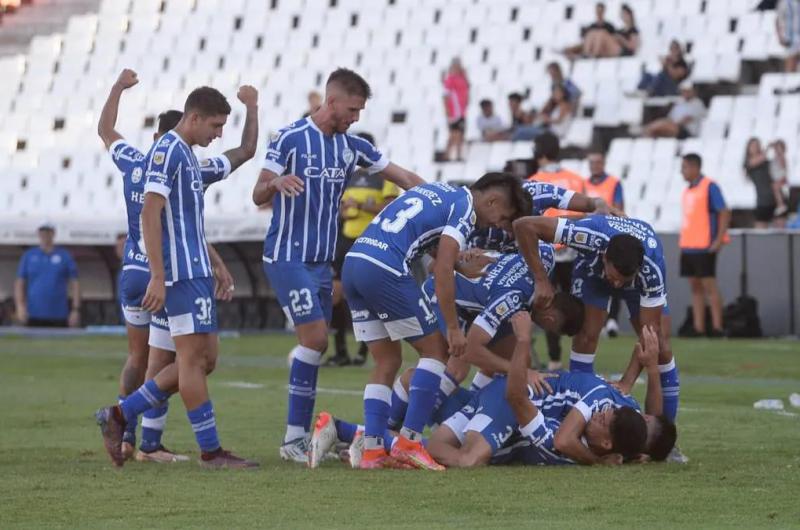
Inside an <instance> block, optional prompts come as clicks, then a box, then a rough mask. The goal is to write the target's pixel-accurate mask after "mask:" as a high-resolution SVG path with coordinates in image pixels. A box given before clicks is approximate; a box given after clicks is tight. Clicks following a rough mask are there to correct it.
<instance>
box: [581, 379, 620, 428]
mask: <svg viewBox="0 0 800 530" xmlns="http://www.w3.org/2000/svg"><path fill="white" fill-rule="evenodd" d="M613 401H614V400H613V398H612V396H611V394H610V393H609V391H608V388H606V387H605V386H604V385H597V386H596V387H594V388H593V389H591V390H590V391H589V392H587V393H586V394H585V395H584V396H583V398H582V399H581V400H580V401H578V402H577V403H575V409H576V410H577V411H578V412H580V413H581V416H583V419H584V421H586V422H587V423H588V422H589V420H590V419H592V416H593V415H594V414H595V413H596V412H599V411H600V410H602V408H604V407H605V406H606V405H610V404H611V403H612V402H613Z"/></svg>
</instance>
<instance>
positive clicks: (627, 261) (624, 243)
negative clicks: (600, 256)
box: [606, 234, 644, 276]
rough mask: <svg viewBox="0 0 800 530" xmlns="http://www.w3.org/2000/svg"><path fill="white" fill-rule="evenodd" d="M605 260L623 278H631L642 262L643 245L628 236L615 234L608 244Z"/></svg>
mask: <svg viewBox="0 0 800 530" xmlns="http://www.w3.org/2000/svg"><path fill="white" fill-rule="evenodd" d="M606 258H608V261H610V262H611V264H612V265H613V266H614V268H615V269H617V271H619V273H620V274H622V275H623V276H631V275H633V274H636V271H638V270H639V268H640V267H641V266H642V263H643V262H644V245H642V242H641V241H639V240H638V239H636V238H635V237H633V236H632V235H630V234H617V235H615V236H613V237H612V238H611V239H610V240H609V242H608V248H606Z"/></svg>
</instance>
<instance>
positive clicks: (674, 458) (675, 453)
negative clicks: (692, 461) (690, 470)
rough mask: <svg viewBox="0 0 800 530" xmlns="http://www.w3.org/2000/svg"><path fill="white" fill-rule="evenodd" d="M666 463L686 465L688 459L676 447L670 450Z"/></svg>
mask: <svg viewBox="0 0 800 530" xmlns="http://www.w3.org/2000/svg"><path fill="white" fill-rule="evenodd" d="M666 461H667V462H669V463H670V464H688V463H689V457H688V456H686V455H685V454H683V453H682V452H681V449H680V447H678V446H677V445H676V446H675V447H673V448H672V451H670V452H669V454H668V455H667V459H666Z"/></svg>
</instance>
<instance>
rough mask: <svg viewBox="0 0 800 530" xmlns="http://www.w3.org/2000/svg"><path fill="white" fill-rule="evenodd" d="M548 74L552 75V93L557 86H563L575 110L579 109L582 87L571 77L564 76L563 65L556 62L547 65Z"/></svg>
mask: <svg viewBox="0 0 800 530" xmlns="http://www.w3.org/2000/svg"><path fill="white" fill-rule="evenodd" d="M547 75H549V76H550V81H551V86H550V93H551V94H552V92H553V90H554V89H555V87H557V86H560V87H562V88H563V89H564V91H565V92H566V94H567V99H568V100H569V101H570V103H572V107H573V110H575V111H577V110H578V105H579V104H580V99H581V89H580V88H578V86H577V85H576V84H575V83H573V82H572V80H571V79H566V78H565V77H564V72H563V71H562V70H561V65H560V64H558V63H556V62H552V63H550V64H548V65H547Z"/></svg>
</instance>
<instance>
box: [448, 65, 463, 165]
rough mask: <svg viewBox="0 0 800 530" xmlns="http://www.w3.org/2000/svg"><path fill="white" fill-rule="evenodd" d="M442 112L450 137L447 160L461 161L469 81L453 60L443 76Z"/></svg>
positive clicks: (461, 68) (460, 67)
mask: <svg viewBox="0 0 800 530" xmlns="http://www.w3.org/2000/svg"><path fill="white" fill-rule="evenodd" d="M443 84H444V110H445V115H446V116H447V124H448V127H449V128H450V135H449V136H448V138H447V149H446V153H447V158H448V159H449V160H463V156H462V149H463V147H464V129H465V128H466V125H467V122H466V113H467V105H468V104H469V80H468V79H467V73H466V72H465V71H464V67H462V66H461V61H460V60H459V59H458V58H454V59H453V61H452V62H451V63H450V69H449V70H448V72H447V75H445V76H444V80H443Z"/></svg>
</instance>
